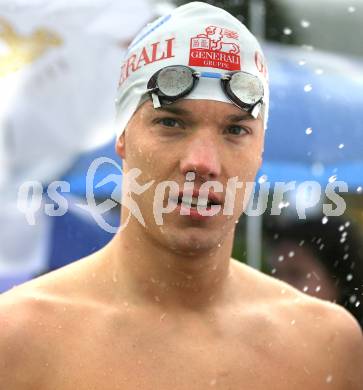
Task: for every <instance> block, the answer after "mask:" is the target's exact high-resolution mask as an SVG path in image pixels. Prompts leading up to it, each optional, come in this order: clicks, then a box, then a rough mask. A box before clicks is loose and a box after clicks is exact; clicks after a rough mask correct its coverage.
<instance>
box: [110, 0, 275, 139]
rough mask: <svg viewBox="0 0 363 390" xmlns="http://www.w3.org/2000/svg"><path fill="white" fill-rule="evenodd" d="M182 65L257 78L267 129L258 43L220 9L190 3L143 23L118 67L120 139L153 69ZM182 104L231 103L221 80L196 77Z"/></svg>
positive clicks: (266, 94) (265, 76)
mask: <svg viewBox="0 0 363 390" xmlns="http://www.w3.org/2000/svg"><path fill="white" fill-rule="evenodd" d="M170 65H186V66H189V67H191V68H193V69H195V70H196V71H198V72H216V69H217V70H219V72H221V71H222V73H229V72H232V71H239V70H241V71H243V72H247V73H251V74H253V75H255V76H257V77H258V78H259V79H260V80H261V81H262V84H263V87H264V98H263V109H262V112H263V113H264V127H265V128H266V127H267V119H268V105H269V89H268V72H267V65H266V61H265V59H264V56H263V53H262V50H261V47H260V45H259V43H258V42H257V39H256V38H255V37H254V36H253V35H252V34H251V33H250V31H249V30H248V29H247V28H246V26H245V25H243V24H242V23H241V22H240V21H239V20H238V19H236V18H235V17H234V16H232V15H231V14H229V13H228V12H227V11H224V10H223V9H221V8H218V7H214V6H212V5H209V4H206V3H201V2H192V3H188V4H186V5H183V6H181V7H178V8H175V9H174V10H173V11H172V12H171V13H170V14H168V15H166V16H162V17H160V18H158V19H157V20H156V21H154V22H153V23H151V24H148V25H147V26H146V27H144V29H143V30H142V31H141V32H140V33H139V34H138V35H137V36H136V38H135V39H134V40H133V42H132V43H131V44H130V46H129V48H128V51H127V54H126V56H125V59H124V62H123V64H122V67H121V77H120V81H119V87H118V93H117V99H116V109H117V115H116V123H115V126H116V133H117V136H120V135H121V134H122V133H123V131H124V129H125V128H126V126H127V124H128V122H129V120H130V119H131V117H132V115H133V114H134V112H135V110H136V109H137V108H138V106H139V103H140V99H141V98H142V97H143V96H144V95H145V92H146V91H147V83H148V81H149V79H150V78H151V76H152V75H153V74H154V73H156V72H157V71H158V70H160V69H162V68H164V67H166V66H170ZM185 98H186V99H208V100H217V101H221V102H226V103H231V101H230V99H229V98H228V97H227V96H226V95H225V93H224V92H223V90H222V88H221V85H220V80H217V79H213V78H201V79H200V80H199V82H198V85H197V87H196V88H194V89H193V90H192V92H191V93H189V94H188V95H187V96H186V97H185Z"/></svg>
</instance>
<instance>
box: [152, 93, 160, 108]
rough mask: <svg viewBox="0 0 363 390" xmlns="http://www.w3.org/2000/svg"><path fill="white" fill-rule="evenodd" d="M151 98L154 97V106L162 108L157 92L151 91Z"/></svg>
mask: <svg viewBox="0 0 363 390" xmlns="http://www.w3.org/2000/svg"><path fill="white" fill-rule="evenodd" d="M151 98H152V101H153V105H154V108H160V107H161V103H160V99H159V96H158V95H157V94H156V93H154V92H152V93H151Z"/></svg>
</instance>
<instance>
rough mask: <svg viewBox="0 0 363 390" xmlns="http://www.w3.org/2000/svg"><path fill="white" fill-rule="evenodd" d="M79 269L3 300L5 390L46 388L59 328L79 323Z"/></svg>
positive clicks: (1, 371) (0, 337)
mask: <svg viewBox="0 0 363 390" xmlns="http://www.w3.org/2000/svg"><path fill="white" fill-rule="evenodd" d="M76 263H77V262H76ZM76 263H73V264H70V265H69V266H66V267H64V268H63V269H60V270H57V271H53V272H50V273H49V274H45V275H43V276H41V277H39V278H36V279H34V280H31V281H29V282H27V283H24V284H22V285H19V286H17V287H15V288H13V289H11V290H9V291H7V292H5V293H3V294H1V295H0V329H1V332H0V378H1V384H2V385H3V386H4V388H6V389H12V390H18V389H19V390H20V389H28V388H39V389H40V388H42V387H41V381H43V380H44V378H45V377H46V375H49V370H50V367H49V366H50V364H51V362H50V360H53V361H54V360H56V354H55V351H54V346H55V345H57V343H58V341H57V340H60V338H61V337H60V332H61V327H62V325H61V324H62V323H64V321H66V320H67V316H68V318H69V316H71V318H75V317H76V314H75V315H73V314H72V313H76V312H77V310H78V308H79V307H80V306H82V305H80V304H79V302H84V301H85V299H84V298H83V296H82V293H80V288H78V287H76V286H77V280H78V277H77V275H78V274H81V272H80V268H81V267H82V266H81V264H76ZM72 282H73V283H72ZM52 348H53V350H52ZM32 386H34V387H32Z"/></svg>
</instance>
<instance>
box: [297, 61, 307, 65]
mask: <svg viewBox="0 0 363 390" xmlns="http://www.w3.org/2000/svg"><path fill="white" fill-rule="evenodd" d="M298 64H299V65H300V66H304V65H305V64H306V61H305V60H300V61H299V62H298Z"/></svg>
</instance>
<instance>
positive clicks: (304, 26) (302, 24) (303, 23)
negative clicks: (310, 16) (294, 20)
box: [300, 19, 310, 28]
mask: <svg viewBox="0 0 363 390" xmlns="http://www.w3.org/2000/svg"><path fill="white" fill-rule="evenodd" d="M300 24H301V27H303V28H308V27H310V22H309V21H308V20H305V19H303V20H302V21H301V22H300Z"/></svg>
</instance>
